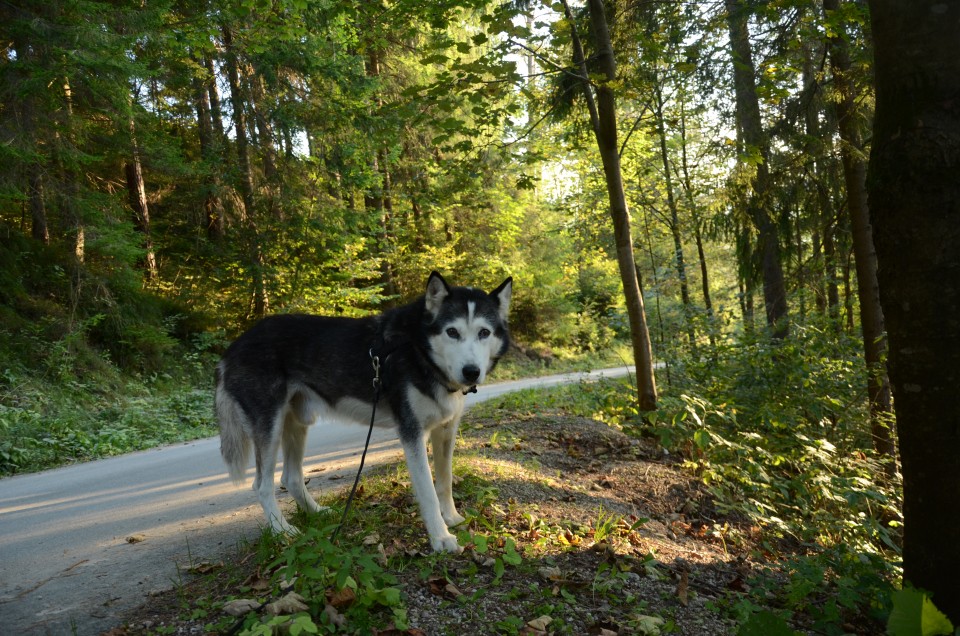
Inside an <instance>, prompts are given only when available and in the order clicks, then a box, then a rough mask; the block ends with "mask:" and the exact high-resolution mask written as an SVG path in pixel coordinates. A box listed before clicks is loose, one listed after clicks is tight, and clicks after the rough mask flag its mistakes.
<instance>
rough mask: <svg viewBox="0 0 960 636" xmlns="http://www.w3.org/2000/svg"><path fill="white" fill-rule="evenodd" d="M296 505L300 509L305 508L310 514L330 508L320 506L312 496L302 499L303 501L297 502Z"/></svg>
mask: <svg viewBox="0 0 960 636" xmlns="http://www.w3.org/2000/svg"><path fill="white" fill-rule="evenodd" d="M298 505H299V506H300V508H301V509H302V510H306V511H307V512H309V513H310V514H317V513H318V512H323V511H324V510H330V508H329V507H328V506H321V505H320V504H318V503H317V502H316V501H315V500H314V499H313V497H308V498H307V499H304V500H303V503H299V502H298Z"/></svg>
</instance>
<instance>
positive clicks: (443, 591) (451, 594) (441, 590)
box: [427, 575, 463, 600]
mask: <svg viewBox="0 0 960 636" xmlns="http://www.w3.org/2000/svg"><path fill="white" fill-rule="evenodd" d="M427 585H428V586H429V587H430V593H431V594H433V595H435V596H440V597H443V598H446V599H450V600H454V599H456V598H458V597H460V596H463V592H461V591H460V590H459V589H458V588H457V586H456V585H454V584H453V583H451V582H450V581H448V580H447V578H446V577H443V576H437V575H434V576H431V577H430V578H428V579H427Z"/></svg>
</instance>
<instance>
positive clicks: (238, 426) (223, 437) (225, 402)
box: [214, 361, 250, 485]
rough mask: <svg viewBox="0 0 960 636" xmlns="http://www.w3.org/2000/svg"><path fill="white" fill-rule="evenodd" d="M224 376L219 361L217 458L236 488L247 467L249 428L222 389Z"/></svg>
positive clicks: (235, 402) (216, 404)
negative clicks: (222, 463) (221, 459)
mask: <svg viewBox="0 0 960 636" xmlns="http://www.w3.org/2000/svg"><path fill="white" fill-rule="evenodd" d="M225 372H226V365H225V364H224V363H223V361H221V362H220V363H219V364H218V365H217V371H216V378H217V391H216V397H215V398H214V402H215V410H216V413H217V423H218V424H219V425H220V454H221V455H223V461H224V462H226V464H227V471H228V472H229V473H230V479H232V480H233V483H235V484H237V485H240V484H242V483H243V482H244V481H245V480H246V478H247V464H248V462H249V460H250V437H249V435H247V431H248V430H249V424H248V422H247V416H246V414H245V413H244V412H243V409H242V408H241V407H240V404H239V403H238V402H237V401H236V400H235V399H234V398H233V396H232V395H230V392H229V391H227V389H226V387H225V386H224V383H223V376H224V373H225Z"/></svg>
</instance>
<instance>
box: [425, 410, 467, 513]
mask: <svg viewBox="0 0 960 636" xmlns="http://www.w3.org/2000/svg"><path fill="white" fill-rule="evenodd" d="M459 423H460V422H459V421H458V420H456V419H455V420H453V421H452V422H448V423H446V424H444V425H443V426H438V427H436V428H435V429H433V430H432V431H431V432H430V444H431V446H433V474H434V485H435V487H436V491H437V499H438V500H439V503H440V516H442V517H443V521H444V523H446V524H447V526H449V527H453V526H455V525H457V524H460V523H463V521H464V518H463V516H462V515H461V514H460V513H459V512H457V507H456V504H454V503H453V447H454V445H455V444H456V443H457V425H458V424H459Z"/></svg>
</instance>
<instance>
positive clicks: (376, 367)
mask: <svg viewBox="0 0 960 636" xmlns="http://www.w3.org/2000/svg"><path fill="white" fill-rule="evenodd" d="M370 363H371V364H372V365H373V408H371V409H370V427H369V428H368V429H367V441H366V442H365V443H364V445H363V453H362V454H361V455H360V468H358V469H357V477H356V479H354V480H353V487H352V488H351V489H350V495H349V496H348V497H347V503H346V505H345V506H344V507H343V516H342V517H340V523H338V524H337V527H336V528H334V529H333V533H332V534H331V535H330V543H336V541H337V535H339V534H340V529H341V528H343V526H344V524H345V523H346V522H347V515H349V514H350V507H351V504H352V503H353V498H354V496H355V495H356V494H357V488H358V487H359V485H360V476H361V475H362V474H363V464H364V462H366V459H367V450H368V449H369V448H370V438H371V437H372V436H373V423H374V422H375V421H376V418H377V403H378V402H379V401H380V389H381V387H382V382H381V381H380V356H377V355H374V353H373V349H370ZM474 390H476V389H474ZM293 587H294V584H293V583H290V584H289V585H287V586H286V587H284V588H283V589H281V590H280V594H281V595H285V594H287V593H288V592H291V591H292V590H293ZM266 606H267V602H266V601H264V602H263V603H260V606H259V607H257V608H255V611H256V612H257V613H259V612H260V611H261V610H262V609H263V608H264V607H266ZM245 621H246V615H244V616H241V617H239V618H238V619H237V620H236V621H235V622H234V624H233V625H232V626H231V627H230V629H229V630H227V631H226V632H224V633H225V634H226V635H227V636H233V635H234V634H236V633H237V632H239V631H240V629H241V628H242V627H243V623H244V622H245Z"/></svg>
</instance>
